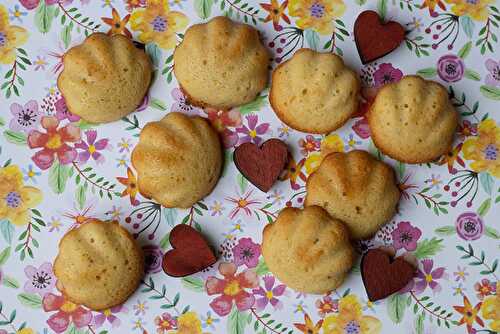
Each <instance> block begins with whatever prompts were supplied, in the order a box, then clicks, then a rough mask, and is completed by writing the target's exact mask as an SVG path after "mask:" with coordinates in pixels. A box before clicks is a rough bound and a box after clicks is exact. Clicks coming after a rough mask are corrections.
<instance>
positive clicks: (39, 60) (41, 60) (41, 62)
mask: <svg viewBox="0 0 500 334" xmlns="http://www.w3.org/2000/svg"><path fill="white" fill-rule="evenodd" d="M47 64H48V62H47V59H45V57H44V56H40V55H38V56H36V59H35V61H34V62H33V65H35V71H39V70H42V71H45V66H47Z"/></svg>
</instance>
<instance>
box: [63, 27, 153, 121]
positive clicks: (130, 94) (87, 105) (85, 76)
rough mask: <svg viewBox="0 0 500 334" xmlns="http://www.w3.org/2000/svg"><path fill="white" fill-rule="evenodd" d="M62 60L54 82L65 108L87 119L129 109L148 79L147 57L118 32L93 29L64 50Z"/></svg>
mask: <svg viewBox="0 0 500 334" xmlns="http://www.w3.org/2000/svg"><path fill="white" fill-rule="evenodd" d="M63 63H64V69H63V71H62V72H61V74H60V75H59V78H58V79H57V86H58V87H59V90H60V91H61V94H62V95H63V96H64V98H65V100H66V105H67V107H68V110H69V111H70V112H71V113H73V114H75V115H78V116H80V117H81V118H83V119H84V120H86V121H88V122H91V123H107V122H112V121H116V120H119V119H120V118H122V117H124V116H126V115H128V114H129V113H131V112H133V111H134V110H135V109H136V108H137V107H138V106H139V105H140V103H141V101H142V100H143V98H144V95H145V94H146V92H147V90H148V88H149V84H150V81H151V71H152V67H151V62H150V60H149V57H148V56H147V55H146V53H145V52H144V51H142V50H140V49H138V48H136V47H135V46H134V44H133V43H132V41H131V40H130V39H128V38H127V37H125V36H122V35H113V36H111V37H110V36H108V35H106V34H103V33H94V34H92V35H90V36H89V37H87V38H86V39H85V41H84V42H83V43H82V44H80V45H77V46H75V47H72V48H71V49H70V50H69V51H68V52H66V54H65V55H64V58H63Z"/></svg>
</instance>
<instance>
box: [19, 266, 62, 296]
mask: <svg viewBox="0 0 500 334" xmlns="http://www.w3.org/2000/svg"><path fill="white" fill-rule="evenodd" d="M24 273H25V274H26V277H28V281H27V282H26V283H25V284H24V291H26V292H27V293H38V294H39V295H40V296H42V297H43V295H44V294H46V293H47V292H51V291H52V289H53V288H54V287H55V286H56V278H55V276H54V273H53V272H52V264H51V263H50V262H45V263H43V264H42V265H41V266H40V267H39V268H38V269H37V268H35V267H33V266H27V267H26V268H24Z"/></svg>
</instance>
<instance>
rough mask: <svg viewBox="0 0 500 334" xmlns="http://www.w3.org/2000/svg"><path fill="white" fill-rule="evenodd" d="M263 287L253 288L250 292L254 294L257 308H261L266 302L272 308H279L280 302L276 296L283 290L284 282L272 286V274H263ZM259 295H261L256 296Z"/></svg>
mask: <svg viewBox="0 0 500 334" xmlns="http://www.w3.org/2000/svg"><path fill="white" fill-rule="evenodd" d="M263 280H264V287H265V289H264V288H262V287H259V288H258V289H253V290H252V292H253V294H254V295H257V296H256V305H257V309H258V310H263V309H264V308H265V307H266V306H267V304H268V303H271V305H272V306H273V307H274V308H278V309H279V308H281V307H282V305H283V304H282V303H281V302H280V301H279V300H278V298H277V297H280V296H282V295H283V293H284V292H285V289H286V286H285V285H284V284H278V285H276V286H274V283H275V278H274V276H264V278H263ZM258 296H261V297H258Z"/></svg>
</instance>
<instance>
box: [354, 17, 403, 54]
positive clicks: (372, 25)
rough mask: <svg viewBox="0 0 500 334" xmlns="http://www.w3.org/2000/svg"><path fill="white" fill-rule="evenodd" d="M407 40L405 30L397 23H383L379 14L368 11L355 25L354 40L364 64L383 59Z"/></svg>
mask: <svg viewBox="0 0 500 334" xmlns="http://www.w3.org/2000/svg"><path fill="white" fill-rule="evenodd" d="M404 39H405V30H404V28H403V26H402V25H401V24H399V23H397V22H394V21H389V22H387V23H383V22H382V20H381V18H380V16H379V15H378V14H377V12H374V11H373V10H367V11H364V12H362V13H361V14H359V16H358V18H357V19H356V22H355V23H354V40H355V41H356V47H357V48H358V53H359V57H360V58H361V62H362V63H363V64H366V63H369V62H371V61H374V60H375V59H378V58H381V57H383V56H385V55H386V54H388V53H390V52H391V51H393V50H394V49H396V48H397V47H398V46H399V44H401V42H402V41H403V40H404Z"/></svg>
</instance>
